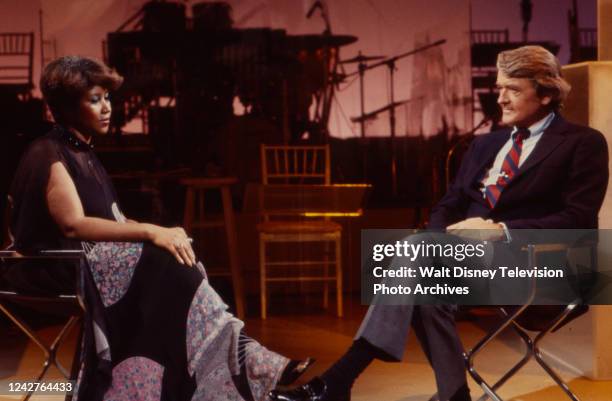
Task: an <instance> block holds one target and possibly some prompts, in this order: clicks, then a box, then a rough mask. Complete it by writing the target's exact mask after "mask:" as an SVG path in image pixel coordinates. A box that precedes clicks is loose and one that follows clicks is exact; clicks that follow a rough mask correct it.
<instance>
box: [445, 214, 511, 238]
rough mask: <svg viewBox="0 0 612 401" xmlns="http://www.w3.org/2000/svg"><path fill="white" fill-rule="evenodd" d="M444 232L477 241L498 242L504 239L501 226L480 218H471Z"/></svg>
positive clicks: (447, 228)
mask: <svg viewBox="0 0 612 401" xmlns="http://www.w3.org/2000/svg"><path fill="white" fill-rule="evenodd" d="M446 232H447V233H449V234H453V235H457V236H459V237H463V238H468V239H475V240H479V241H499V240H502V239H504V238H505V233H504V229H503V227H502V225H501V224H499V223H494V222H493V220H491V219H489V220H484V219H483V218H481V217H472V218H469V219H465V220H463V221H460V222H458V223H455V224H452V225H450V226H448V227H446Z"/></svg>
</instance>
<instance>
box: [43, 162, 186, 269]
mask: <svg viewBox="0 0 612 401" xmlns="http://www.w3.org/2000/svg"><path fill="white" fill-rule="evenodd" d="M47 205H48V207H49V213H50V214H51V217H52V218H53V220H54V221H55V222H56V224H57V225H58V227H59V228H60V230H61V231H62V233H63V234H64V235H65V236H66V237H67V238H76V239H82V240H86V241H151V242H153V243H154V244H155V245H157V246H159V247H161V248H165V249H167V250H168V251H170V252H171V253H172V254H173V255H174V256H175V257H176V259H177V260H178V261H179V262H180V263H187V264H189V265H192V264H194V263H195V255H194V252H193V250H192V248H191V244H190V243H189V241H188V238H187V234H186V233H185V230H183V229H182V228H180V227H175V228H165V227H160V226H156V225H154V224H146V223H136V222H127V223H118V222H116V221H112V220H107V219H102V218H97V217H87V216H85V212H84V210H83V205H82V203H81V199H80V198H79V194H78V192H77V189H76V187H75V185H74V182H73V181H72V178H71V177H70V175H69V174H68V171H66V168H65V167H64V165H63V164H62V163H60V162H56V163H54V164H53V165H52V166H51V172H50V174H49V181H48V184H47Z"/></svg>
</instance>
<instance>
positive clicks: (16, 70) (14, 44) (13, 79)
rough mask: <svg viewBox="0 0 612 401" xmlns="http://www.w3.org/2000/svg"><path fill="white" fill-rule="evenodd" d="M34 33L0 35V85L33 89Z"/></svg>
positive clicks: (4, 33)
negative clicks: (22, 86)
mask: <svg viewBox="0 0 612 401" xmlns="http://www.w3.org/2000/svg"><path fill="white" fill-rule="evenodd" d="M33 60H34V33H33V32H3V33H0V85H15V84H17V85H24V86H27V87H29V88H31V87H32V66H33Z"/></svg>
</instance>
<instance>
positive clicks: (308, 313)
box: [0, 297, 612, 401]
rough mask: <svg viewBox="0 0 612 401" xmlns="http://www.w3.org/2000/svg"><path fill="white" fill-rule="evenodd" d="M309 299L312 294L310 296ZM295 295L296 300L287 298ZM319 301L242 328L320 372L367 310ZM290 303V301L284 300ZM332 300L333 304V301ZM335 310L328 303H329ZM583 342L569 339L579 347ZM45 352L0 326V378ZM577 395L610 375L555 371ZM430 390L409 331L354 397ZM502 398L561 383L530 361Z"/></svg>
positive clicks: (510, 343)
mask: <svg viewBox="0 0 612 401" xmlns="http://www.w3.org/2000/svg"><path fill="white" fill-rule="evenodd" d="M309 298H310V297H309ZM291 302H296V301H289V303H291ZM316 302H317V300H316V299H315V298H313V299H310V300H309V301H308V302H306V303H304V302H302V301H299V302H296V303H299V307H297V308H296V309H299V310H300V312H299V314H296V313H293V314H290V313H289V312H288V311H286V310H285V311H283V310H276V311H275V310H274V309H273V310H272V311H271V316H270V317H269V318H268V319H267V320H266V321H262V320H261V319H257V318H250V319H247V322H246V328H247V333H249V334H250V335H251V336H252V337H254V338H256V339H258V340H259V341H261V342H262V343H263V344H265V345H266V346H267V347H268V348H270V349H273V350H276V351H278V352H280V353H283V354H285V355H287V356H288V357H292V358H301V357H304V356H307V355H309V356H312V357H314V358H316V359H317V362H316V364H315V365H313V367H312V368H311V370H310V371H309V372H308V373H307V375H306V377H305V380H307V379H308V378H310V377H312V376H313V375H316V374H318V373H321V372H322V371H323V370H324V369H325V368H326V367H328V366H329V365H330V364H331V363H332V362H333V361H334V360H335V359H336V358H337V357H339V356H340V355H341V354H342V353H343V351H344V350H346V348H347V347H348V346H349V345H350V343H351V340H352V336H353V334H354V333H355V331H356V330H357V328H358V326H359V323H360V320H361V318H362V317H363V315H364V313H365V307H363V306H361V305H359V301H358V300H357V299H351V298H350V297H347V301H346V308H345V310H346V316H345V317H344V318H343V319H338V318H336V317H335V316H333V315H332V310H330V311H329V312H325V311H322V310H318V309H317V306H316ZM284 304H285V307H283V309H288V308H287V306H286V305H287V303H284ZM332 306H333V304H332ZM332 309H333V308H332ZM493 322H494V319H493V317H492V316H487V315H484V316H480V317H479V318H478V319H477V320H467V321H465V320H464V321H460V322H459V323H458V327H459V331H460V334H461V338H462V341H463V343H464V345H465V346H466V347H470V346H471V345H473V344H474V343H475V342H476V341H477V340H478V339H479V338H480V337H481V336H482V335H483V333H484V331H485V329H486V328H487V327H490V326H491V325H492V324H493ZM57 329H58V327H57V326H50V327H44V328H41V329H39V332H40V333H42V334H43V335H44V336H46V337H49V336H51V335H53V333H54V332H55V331H57ZM75 337H76V335H75V334H74V333H73V335H72V336H71V338H70V341H69V343H68V344H67V346H66V347H65V348H64V349H63V350H62V351H61V352H60V361H62V362H63V363H65V364H66V365H70V361H71V351H70V350H71V349H72V348H73V346H74V342H75V341H76V339H75ZM579 346H580V344H572V347H579ZM518 347H519V343H518V341H517V340H516V339H514V338H513V337H512V336H510V335H507V336H503V337H502V339H501V340H496V341H494V342H493V343H492V344H491V345H490V347H489V348H488V350H487V351H486V352H483V354H482V355H481V356H480V359H479V360H478V362H477V365H476V366H477V368H478V369H479V371H480V372H481V373H482V374H483V376H484V377H485V379H488V380H493V379H494V378H496V377H498V375H499V374H500V372H502V369H501V368H500V367H501V366H509V365H510V364H512V363H513V362H514V361H517V360H518V358H519V357H520V355H519V352H518V349H519V348H518ZM41 357H42V353H41V352H40V351H39V350H38V349H37V348H36V346H34V345H33V344H32V343H28V342H27V341H26V339H25V337H24V336H22V335H21V334H20V333H19V332H18V330H17V329H16V328H14V327H13V326H8V325H6V324H4V325H2V326H0V380H2V381H8V380H18V379H22V380H25V379H31V378H32V377H33V376H34V374H35V373H36V372H37V370H38V368H39V366H40V364H41ZM560 373H561V376H562V377H563V378H564V379H565V380H567V381H568V382H569V385H570V387H571V388H572V389H573V390H574V391H575V392H576V394H577V395H578V396H579V397H580V399H581V401H609V400H610V394H612V381H591V380H588V379H585V378H581V377H576V376H575V375H574V374H572V373H571V372H568V371H563V370H561V371H560ZM49 377H50V378H56V379H59V378H60V377H61V376H60V373H59V372H58V371H57V370H55V369H54V368H53V369H51V371H50V376H49ZM470 388H471V389H472V396H473V397H474V400H476V399H477V398H478V397H479V396H480V395H481V393H482V392H481V391H480V390H479V389H478V388H477V386H476V384H475V383H474V382H472V381H470ZM433 392H435V382H434V377H433V372H432V371H431V368H430V367H429V364H428V363H427V360H426V358H425V355H424V354H423V353H422V351H421V350H420V348H419V345H418V342H417V341H416V339H415V338H414V337H411V338H410V340H409V343H408V347H407V350H406V354H405V357H404V361H403V362H402V363H385V362H375V363H373V364H372V365H371V366H370V367H369V368H368V370H367V371H366V372H365V373H364V374H363V375H362V376H361V377H360V378H359V379H358V381H357V382H356V384H355V387H354V388H353V393H352V394H353V396H352V400H353V401H426V400H428V399H429V397H430V396H431V394H432V393H433ZM499 394H500V395H501V396H502V398H503V399H504V400H505V401H509V400H514V401H519V400H520V401H556V400H559V401H561V400H566V399H567V398H566V397H565V395H564V394H563V393H562V392H561V390H559V389H558V388H557V387H556V385H555V384H554V382H553V381H552V380H550V379H549V378H548V377H547V376H546V374H545V373H544V372H543V371H542V370H541V368H540V367H539V365H537V364H536V363H535V362H529V363H528V364H527V365H526V366H525V367H524V368H523V370H522V371H521V372H520V373H519V374H518V375H517V376H515V378H513V379H512V380H510V381H509V382H508V383H507V384H506V385H505V386H504V387H503V388H502V389H501V390H500V392H499ZM16 399H20V398H19V397H8V396H0V400H16ZM31 399H32V400H58V401H59V400H62V399H63V397H59V396H55V397H51V396H44V397H43V396H35V397H32V398H31Z"/></svg>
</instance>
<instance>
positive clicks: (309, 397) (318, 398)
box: [270, 377, 351, 401]
mask: <svg viewBox="0 0 612 401" xmlns="http://www.w3.org/2000/svg"><path fill="white" fill-rule="evenodd" d="M270 398H271V399H272V400H274V401H350V400H351V394H350V393H348V392H347V393H346V394H343V395H340V396H333V395H331V394H329V393H328V391H327V384H325V382H324V381H323V380H321V379H320V378H319V377H315V378H314V379H312V380H311V381H309V382H308V383H306V384H304V385H303V386H300V387H297V388H294V389H292V390H284V391H283V390H273V391H271V392H270Z"/></svg>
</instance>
